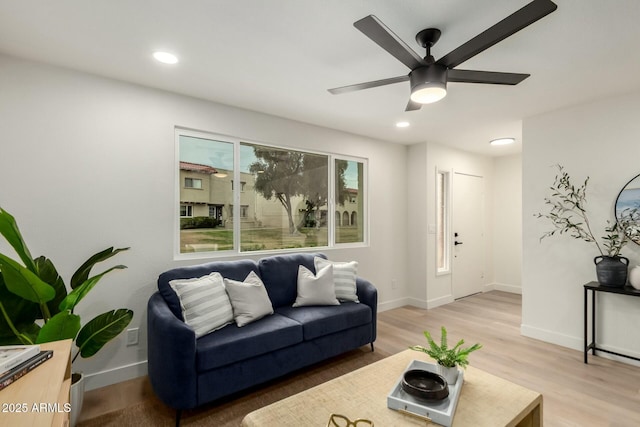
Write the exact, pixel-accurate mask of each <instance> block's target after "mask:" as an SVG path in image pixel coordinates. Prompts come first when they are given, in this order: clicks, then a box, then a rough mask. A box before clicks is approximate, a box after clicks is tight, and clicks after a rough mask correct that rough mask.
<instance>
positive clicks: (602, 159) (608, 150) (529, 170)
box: [522, 93, 640, 357]
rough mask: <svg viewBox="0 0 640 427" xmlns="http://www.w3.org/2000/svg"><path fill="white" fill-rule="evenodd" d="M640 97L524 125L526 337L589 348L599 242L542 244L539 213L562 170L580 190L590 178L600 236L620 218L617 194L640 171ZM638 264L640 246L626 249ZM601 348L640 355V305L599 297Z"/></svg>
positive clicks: (592, 214)
mask: <svg viewBox="0 0 640 427" xmlns="http://www.w3.org/2000/svg"><path fill="white" fill-rule="evenodd" d="M638 111H640V93H634V94H630V95H624V96H619V97H614V98H609V99H602V100H599V101H598V102H596V103H592V104H584V105H579V106H576V107H573V108H568V109H564V110H560V111H554V112H552V113H548V114H543V115H539V116H537V117H532V118H530V119H527V120H525V122H524V127H523V140H524V149H523V157H522V158H523V188H524V192H523V213H522V215H523V280H522V292H523V310H522V311H523V312H522V333H523V334H524V335H527V336H531V337H534V338H539V339H542V340H545V341H549V342H553V343H557V344H560V345H563V346H567V347H571V348H575V349H582V348H583V347H582V345H583V338H582V334H583V329H582V328H583V287H582V285H583V284H585V283H586V282H589V281H592V280H595V279H596V276H595V267H594V263H593V258H594V257H595V256H597V255H599V253H598V252H597V249H596V247H595V245H594V244H592V243H585V242H583V241H578V240H575V239H572V238H571V237H568V236H554V237H551V238H549V239H545V240H543V241H542V242H540V241H539V238H540V236H541V235H542V234H543V233H544V232H545V231H548V230H550V227H549V225H550V224H549V223H548V222H545V221H543V220H541V219H536V218H534V217H533V214H534V213H536V212H540V211H542V210H543V209H544V205H543V198H544V197H545V196H548V195H549V190H548V187H549V186H550V185H551V184H552V182H553V177H554V175H555V173H556V169H555V168H553V165H555V164H561V165H563V166H564V167H565V169H566V171H567V172H568V173H569V174H570V175H571V177H572V178H573V180H574V183H575V184H581V183H582V181H583V180H584V179H585V178H586V177H587V176H589V177H590V181H589V190H588V194H587V201H588V207H587V210H588V214H589V218H590V220H591V223H592V226H593V228H594V232H595V234H596V235H598V236H599V235H602V234H603V231H604V227H605V226H606V220H607V219H609V220H612V219H613V207H614V203H615V199H616V197H617V195H618V192H619V191H620V190H621V189H622V187H623V186H624V185H625V184H626V183H627V181H629V180H630V179H631V178H633V177H634V176H635V175H637V174H638V173H640V162H638V159H639V158H640V144H639V142H638V141H640V120H638ZM622 253H623V255H625V256H627V257H628V258H629V259H630V260H631V261H632V263H633V264H637V263H639V262H640V247H638V246H637V245H635V244H633V243H631V244H630V245H628V246H627V247H626V248H625V249H623V251H622ZM599 298H600V306H599V310H598V311H599V314H598V318H599V323H600V324H599V326H598V327H599V329H598V343H599V344H601V346H602V347H604V348H609V349H611V350H614V351H615V350H619V351H621V352H623V353H628V354H631V355H635V356H636V357H639V356H640V340H638V330H640V306H639V305H638V304H639V303H640V300H638V299H637V298H632V297H624V296H618V295H600V296H599Z"/></svg>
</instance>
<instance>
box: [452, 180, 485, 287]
mask: <svg viewBox="0 0 640 427" xmlns="http://www.w3.org/2000/svg"><path fill="white" fill-rule="evenodd" d="M483 192H484V190H483V179H482V177H481V176H474V175H465V174H461V173H454V174H453V186H452V193H453V197H452V199H453V205H452V209H453V212H452V216H453V218H452V221H451V222H452V224H451V225H452V231H453V233H454V235H453V238H452V242H453V264H452V269H451V272H452V286H453V297H454V298H456V299H457V298H462V297H466V296H468V295H472V294H475V293H478V292H482V285H483V281H484V271H483V270H484V230H483V228H484V194H483Z"/></svg>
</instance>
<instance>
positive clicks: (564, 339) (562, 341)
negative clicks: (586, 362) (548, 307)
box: [520, 324, 584, 351]
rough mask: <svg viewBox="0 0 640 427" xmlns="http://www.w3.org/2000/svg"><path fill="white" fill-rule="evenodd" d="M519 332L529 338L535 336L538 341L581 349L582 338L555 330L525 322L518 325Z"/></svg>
mask: <svg viewBox="0 0 640 427" xmlns="http://www.w3.org/2000/svg"><path fill="white" fill-rule="evenodd" d="M520 333H521V334H522V335H523V336H525V337H529V338H535V339H537V340H540V341H544V342H548V343H551V344H557V345H560V346H562V347H567V348H572V349H574V350H580V351H583V350H584V347H583V341H584V340H583V339H582V338H578V337H572V336H571V335H565V334H559V333H558V332H555V331H550V330H547V329H541V328H536V327H535V326H529V325H525V324H521V325H520Z"/></svg>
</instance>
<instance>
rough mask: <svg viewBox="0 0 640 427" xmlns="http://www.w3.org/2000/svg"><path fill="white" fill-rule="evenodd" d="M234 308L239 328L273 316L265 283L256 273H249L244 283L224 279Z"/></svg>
mask: <svg viewBox="0 0 640 427" xmlns="http://www.w3.org/2000/svg"><path fill="white" fill-rule="evenodd" d="M224 284H225V285H226V287H227V293H228V294H229V299H230V300H231V305H232V306H233V317H234V318H235V319H236V323H237V324H238V326H244V325H247V324H249V323H251V322H254V321H256V320H258V319H261V318H263V317H264V316H268V315H269V314H273V306H272V305H271V300H270V299H269V294H268V293H267V290H266V288H265V287H264V283H262V280H260V277H258V275H257V274H256V273H255V272H253V271H252V272H251V273H249V275H248V276H247V278H246V279H244V282H238V281H237V280H231V279H224Z"/></svg>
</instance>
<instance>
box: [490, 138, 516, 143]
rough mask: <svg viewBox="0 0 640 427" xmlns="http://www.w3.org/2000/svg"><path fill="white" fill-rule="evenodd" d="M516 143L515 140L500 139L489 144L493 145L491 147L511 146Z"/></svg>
mask: <svg viewBox="0 0 640 427" xmlns="http://www.w3.org/2000/svg"><path fill="white" fill-rule="evenodd" d="M514 142H516V139H515V138H498V139H492V140H491V141H489V144H491V145H509V144H513V143H514Z"/></svg>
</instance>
